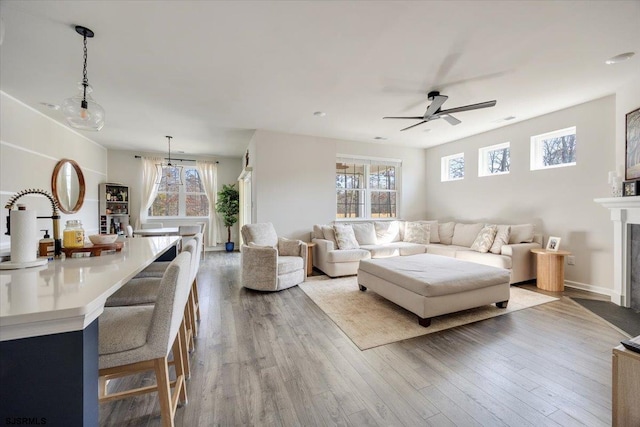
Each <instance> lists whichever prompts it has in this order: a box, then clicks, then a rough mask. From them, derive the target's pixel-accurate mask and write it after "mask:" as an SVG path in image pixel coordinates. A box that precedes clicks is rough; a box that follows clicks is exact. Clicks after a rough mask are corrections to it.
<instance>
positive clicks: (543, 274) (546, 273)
mask: <svg viewBox="0 0 640 427" xmlns="http://www.w3.org/2000/svg"><path fill="white" fill-rule="evenodd" d="M531 252H533V253H534V254H536V255H537V257H538V274H537V276H538V278H537V280H536V286H537V287H538V288H540V289H542V290H545V291H551V292H562V291H564V257H565V256H566V255H571V252H569V251H555V252H554V251H548V250H546V249H542V248H540V249H531Z"/></svg>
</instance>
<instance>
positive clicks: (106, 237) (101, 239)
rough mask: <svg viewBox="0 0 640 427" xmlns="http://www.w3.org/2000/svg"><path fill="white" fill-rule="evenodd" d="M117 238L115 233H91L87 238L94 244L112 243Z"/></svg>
mask: <svg viewBox="0 0 640 427" xmlns="http://www.w3.org/2000/svg"><path fill="white" fill-rule="evenodd" d="M117 239H118V235H117V234H92V235H91V236H89V240H91V243H93V244H94V245H108V244H110V243H114V242H115V241H116V240H117Z"/></svg>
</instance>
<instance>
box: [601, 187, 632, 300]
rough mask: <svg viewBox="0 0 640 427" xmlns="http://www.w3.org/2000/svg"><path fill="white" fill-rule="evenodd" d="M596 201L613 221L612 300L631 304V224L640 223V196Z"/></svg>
mask: <svg viewBox="0 0 640 427" xmlns="http://www.w3.org/2000/svg"><path fill="white" fill-rule="evenodd" d="M594 202H596V203H599V204H601V205H602V206H603V207H605V208H608V209H609V211H610V213H611V221H613V293H612V294H611V302H613V303H615V304H618V305H621V306H623V307H630V306H631V259H630V258H631V250H630V242H629V238H630V234H631V232H630V228H631V227H630V226H631V224H640V196H633V197H607V198H602V199H594Z"/></svg>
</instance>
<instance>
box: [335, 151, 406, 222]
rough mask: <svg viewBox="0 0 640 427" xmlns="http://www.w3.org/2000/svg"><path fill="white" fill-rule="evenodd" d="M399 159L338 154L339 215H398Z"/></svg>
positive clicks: (387, 216)
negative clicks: (349, 156)
mask: <svg viewBox="0 0 640 427" xmlns="http://www.w3.org/2000/svg"><path fill="white" fill-rule="evenodd" d="M400 164H401V163H400V161H397V160H369V159H354V158H343V157H339V158H338V159H337V161H336V196H337V197H336V202H337V211H336V212H337V213H336V217H337V218H395V217H396V216H397V212H398V200H397V198H398V193H397V184H398V183H397V179H398V176H399V173H400Z"/></svg>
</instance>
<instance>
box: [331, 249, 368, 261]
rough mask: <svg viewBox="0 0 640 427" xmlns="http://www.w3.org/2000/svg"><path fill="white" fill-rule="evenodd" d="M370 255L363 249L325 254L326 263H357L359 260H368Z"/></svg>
mask: <svg viewBox="0 0 640 427" xmlns="http://www.w3.org/2000/svg"><path fill="white" fill-rule="evenodd" d="M370 258H371V253H370V252H369V251H367V250H364V249H348V250H344V251H340V250H335V251H329V252H327V262H334V263H340V262H358V261H360V260H361V259H370Z"/></svg>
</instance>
